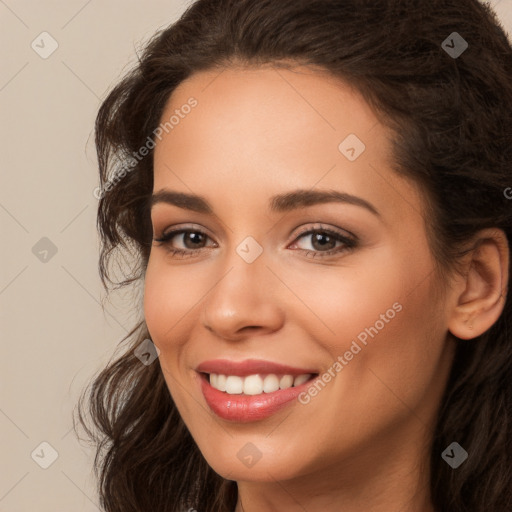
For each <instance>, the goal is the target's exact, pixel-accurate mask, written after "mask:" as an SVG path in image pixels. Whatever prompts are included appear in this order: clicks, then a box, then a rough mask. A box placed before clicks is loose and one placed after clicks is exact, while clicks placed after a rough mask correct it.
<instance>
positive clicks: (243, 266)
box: [144, 67, 453, 482]
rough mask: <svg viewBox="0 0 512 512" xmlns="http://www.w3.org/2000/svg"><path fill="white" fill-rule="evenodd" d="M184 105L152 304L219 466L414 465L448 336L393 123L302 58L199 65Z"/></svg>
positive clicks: (308, 472)
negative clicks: (219, 67)
mask: <svg viewBox="0 0 512 512" xmlns="http://www.w3.org/2000/svg"><path fill="white" fill-rule="evenodd" d="M190 98H193V100H191V99H190ZM186 105H194V106H193V107H190V108H189V107H187V106H186ZM172 116H174V118H173V120H172V121H171V123H170V124H169V123H168V124H167V129H165V130H160V131H159V132H158V134H159V136H160V138H156V139H155V141H156V148H155V153H154V191H153V192H154V194H160V195H159V196H158V197H156V198H155V201H154V205H153V207H152V213H151V217H152V224H153V230H154V236H155V238H161V237H162V235H166V234H168V233H169V232H170V231H172V230H178V231H179V230H186V232H185V233H183V232H181V233H177V234H174V235H173V236H172V237H171V238H169V239H168V240H167V242H165V244H160V243H159V242H154V244H153V247H152V249H151V255H150V258H149V264H148V268H147V273H146V279H145V302H144V311H145V318H146V322H147V325H148V329H149V332H150V334H151V338H152V340H153V342H154V343H155V345H156V346H157V347H158V348H159V349H160V358H159V361H160V365H161V368H162V371H163V375H164V377H165V380H166V382H167V385H168V388H169V391H170V393H171V395H172V398H173V400H174V402H175V403H176V406H177V407H178V409H179V412H180V414H181V416H182V418H183V420H184V422H185V423H186V425H187V427H188V428H189V430H190V432H191V434H192V436H193V437H194V439H195V441H196V443H197V445H198V446H199V448H200V450H201V452H202V453H203V454H204V456H205V458H206V459H207V461H208V463H209V464H210V465H211V466H212V467H213V469H214V470H215V471H217V472H218V473H219V474H220V475H222V476H223V477H225V478H228V479H230V480H245V481H249V480H251V481H269V482H270V481H275V480H289V479H293V478H300V477H307V478H313V477H314V475H316V476H315V478H322V479H323V480H322V481H325V482H327V481H328V479H329V477H328V476H327V475H330V474H333V473H332V468H333V465H336V466H337V468H338V469H337V471H335V472H334V475H335V477H336V479H337V481H338V482H339V481H340V480H341V479H346V480H347V481H350V479H352V478H354V479H355V478H358V477H359V478H360V477H361V476H364V475H365V474H366V475H369V474H370V472H374V471H376V470H377V469H378V468H380V470H382V471H392V470H393V468H396V470H397V471H403V470H404V468H406V467H408V466H407V465H408V464H409V467H413V466H414V465H417V464H418V462H419V459H418V457H426V454H427V453H428V440H429V437H428V436H429V431H430V428H431V427H432V421H433V418H434V415H435V412H436V408H437V406H438V404H439V401H440V398H441V395H442V392H443V389H444V387H445V383H446V379H447V375H448V373H449V369H450V366H451V362H452V357H453V347H452V345H451V344H448V343H447V342H446V333H447V327H446V325H447V316H448V312H447V311H446V308H445V307H444V305H445V303H446V300H447V299H446V297H445V296H444V295H443V294H442V293H439V282H438V280H439V278H438V277H436V274H435V272H434V262H433V259H432V256H431V253H430V250H429V246H428V243H427V238H426V231H425V223H424V219H423V201H422V196H421V192H420V191H419V190H418V188H417V187H416V186H415V185H414V184H413V183H411V182H409V181H406V180H405V179H404V178H401V177H399V176H398V175H397V174H396V173H395V172H394V171H392V169H391V163H390V158H391V156H390V140H389V133H388V131H387V130H386V129H385V128H384V126H383V125H382V124H380V123H379V122H378V121H377V118H376V117H375V115H374V114H373V112H372V110H371V109H370V108H369V106H368V105H367V104H366V103H365V102H364V101H363V99H362V98H361V97H360V96H359V95H358V94H357V93H355V92H354V91H353V90H351V89H349V88H348V87H347V86H346V85H344V84H342V83H340V82H339V81H335V80H334V79H332V78H329V77H327V75H322V74H319V73H318V72H313V71H312V70H308V69H306V68H295V69H294V70H284V69H273V68H270V67H266V68H263V67H261V68H253V69H241V68H240V69H225V70H223V71H222V72H220V71H216V72H213V71H212V72H202V73H198V74H195V75H193V76H192V77H191V78H190V79H189V80H187V81H186V82H184V83H182V84H181V85H180V86H179V87H178V89H177V90H176V91H175V92H174V94H173V95H172V97H171V98H170V100H169V102H168V104H167V106H166V108H165V111H164V113H163V116H162V123H165V122H166V121H169V120H170V119H171V117H172ZM299 191H300V193H299ZM163 192H168V194H167V195H165V194H162V193H163ZM176 194H182V195H180V196H178V195H176ZM295 194H297V195H296V196H295ZM329 194H330V195H329ZM189 196H194V197H193V198H192V197H189ZM195 196H199V198H200V199H199V198H195ZM186 197H189V199H187V200H186V201H185V198H186ZM173 249H176V250H179V251H185V254H173V253H172V252H171V250H173ZM248 360H252V361H248ZM254 360H257V362H255V361H254ZM212 361H213V363H212ZM233 362H234V363H242V364H230V363H233ZM258 362H259V363H261V362H263V363H261V364H258ZM273 364H277V365H285V366H287V367H291V368H278V367H274V366H273ZM201 370H202V371H201ZM207 373H217V374H221V375H225V377H224V376H221V377H213V378H212V379H213V381H212V384H213V387H212V385H211V384H209V383H208V379H209V377H208V376H207V375H206V374H207ZM287 375H288V376H287ZM299 375H306V376H304V377H300V378H299V379H297V386H296V388H297V389H294V388H293V387H292V388H290V387H287V386H290V384H291V382H295V378H296V377H298V376H299ZM312 375H313V376H312ZM247 376H251V377H249V378H247ZM311 376H312V377H311ZM310 377H311V380H309V381H306V382H305V383H302V384H301V381H304V380H305V379H308V378H310ZM278 385H281V387H282V388H283V389H280V388H279V389H277V390H276V387H277V386H278ZM225 386H227V389H228V391H230V392H229V393H228V392H227V391H223V389H226V387H225ZM244 386H245V387H244ZM215 387H217V388H220V389H214V388H215ZM262 389H264V390H266V392H265V391H262ZM244 390H245V392H244V393H240V391H244Z"/></svg>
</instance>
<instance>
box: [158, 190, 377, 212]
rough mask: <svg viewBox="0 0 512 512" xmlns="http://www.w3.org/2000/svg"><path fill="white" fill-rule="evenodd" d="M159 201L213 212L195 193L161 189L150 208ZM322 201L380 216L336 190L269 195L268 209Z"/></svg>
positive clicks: (284, 209) (365, 203) (368, 205)
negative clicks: (357, 208)
mask: <svg viewBox="0 0 512 512" xmlns="http://www.w3.org/2000/svg"><path fill="white" fill-rule="evenodd" d="M159 203H165V204H171V205H174V206H177V207H179V208H184V209H186V210H190V211H193V212H197V213H205V214H212V213H213V208H212V207H211V205H210V203H208V201H207V200H206V199H205V198H204V197H201V196H198V195H195V194H186V193H184V192H175V191H172V190H168V189H163V190H160V191H158V192H156V193H154V194H153V195H152V196H151V199H150V208H153V206H155V205H156V204H159ZM324 203H345V204H351V205H355V206H360V207H362V208H365V209H366V210H368V211H370V212H371V213H373V214H374V215H376V216H377V217H380V213H379V211H378V210H377V208H375V206H373V205H372V204H371V203H369V202H368V201H366V200H365V199H363V198H361V197H358V196H354V195H352V194H347V193H345V192H338V191H336V190H305V189H298V190H293V191H291V192H286V193H284V194H279V195H276V196H273V197H271V198H270V202H269V209H270V211H271V212H273V213H283V212H289V211H292V210H296V209H299V208H305V207H308V206H314V205H317V204H324Z"/></svg>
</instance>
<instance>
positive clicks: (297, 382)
mask: <svg viewBox="0 0 512 512" xmlns="http://www.w3.org/2000/svg"><path fill="white" fill-rule="evenodd" d="M309 377H311V375H299V376H298V377H295V379H294V381H293V385H294V386H300V385H301V384H304V382H306V381H307V380H309Z"/></svg>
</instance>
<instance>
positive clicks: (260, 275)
mask: <svg viewBox="0 0 512 512" xmlns="http://www.w3.org/2000/svg"><path fill="white" fill-rule="evenodd" d="M237 259H238V261H237ZM279 290H280V287H279V280H278V279H277V278H276V277H275V275H274V274H273V273H272V272H271V271H270V270H269V269H268V268H267V267H266V265H265V261H264V258H263V257H262V256H260V257H259V258H258V259H257V260H256V261H254V262H252V263H246V262H245V261H243V260H242V259H240V257H239V256H238V255H237V254H234V257H233V258H231V259H230V260H229V266H228V269H227V270H226V272H225V273H223V275H222V277H221V278H220V279H219V280H218V281H217V283H216V284H215V285H214V286H213V288H212V290H211V291H210V293H208V294H207V296H206V297H205V300H204V301H203V307H202V311H201V322H202V325H203V326H204V327H205V328H206V329H208V330H209V331H210V332H212V333H213V334H215V335H216V336H218V337H220V338H223V339H226V340H232V341H237V340H241V339H243V338H244V337H247V336H255V335H261V334H270V333H272V332H275V331H277V330H279V329H280V328H281V327H282V325H283V322H284V316H285V315H284V310H283V308H282V304H283V302H282V301H281V300H280V298H279ZM281 291H282V290H281Z"/></svg>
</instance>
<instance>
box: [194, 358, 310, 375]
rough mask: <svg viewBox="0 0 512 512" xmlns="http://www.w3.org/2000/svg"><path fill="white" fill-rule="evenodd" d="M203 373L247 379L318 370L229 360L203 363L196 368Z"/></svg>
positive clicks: (262, 360)
mask: <svg viewBox="0 0 512 512" xmlns="http://www.w3.org/2000/svg"><path fill="white" fill-rule="evenodd" d="M196 370H197V371H198V372H202V373H217V374H221V375H238V376H239V377H245V376H247V375H254V374H257V373H261V374H265V375H267V374H271V373H274V374H281V375H303V374H305V373H313V374H316V373H317V371H316V370H312V369H311V368H295V367H293V366H288V365H284V364H280V363H273V362H272V361H265V360H264V359H244V360H243V361H230V360H229V359H212V360H209V361H203V362H202V363H201V364H199V365H198V366H197V368H196Z"/></svg>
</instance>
